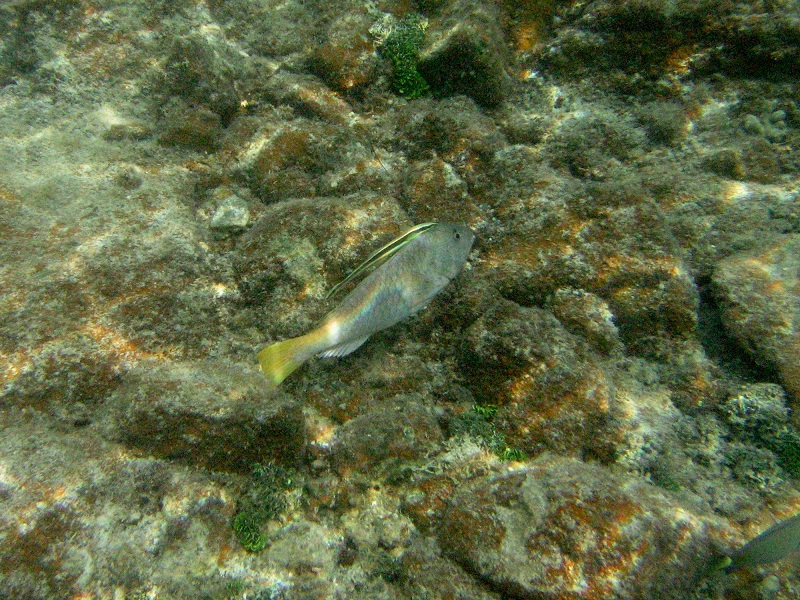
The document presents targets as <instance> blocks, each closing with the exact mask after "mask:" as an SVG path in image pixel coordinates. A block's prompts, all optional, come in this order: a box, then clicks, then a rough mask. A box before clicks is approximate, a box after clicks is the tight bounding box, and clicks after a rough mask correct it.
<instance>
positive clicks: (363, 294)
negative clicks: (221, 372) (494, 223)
mask: <svg viewBox="0 0 800 600" xmlns="http://www.w3.org/2000/svg"><path fill="white" fill-rule="evenodd" d="M474 241H475V234H474V233H473V232H472V230H471V229H469V228H468V227H464V226H463V225H456V224H454V223H423V224H422V225H417V226H416V227H413V228H412V229H411V230H409V231H407V232H406V233H404V234H403V235H401V236H400V237H398V238H396V239H395V240H393V241H391V242H389V243H388V244H387V245H386V246H383V247H382V248H380V249H379V250H378V251H376V252H374V253H373V254H372V255H370V257H369V258H367V260H366V261H364V262H363V263H362V264H361V265H360V266H359V267H357V268H356V269H355V271H353V273H352V274H351V275H350V276H349V277H347V279H345V281H344V282H343V283H345V282H347V281H349V280H351V279H352V278H353V277H354V276H355V275H358V274H360V273H363V272H365V271H368V270H369V269H371V268H372V269H374V270H373V271H372V272H371V273H370V274H369V275H367V276H366V277H365V278H364V279H363V280H362V281H361V282H360V283H359V284H358V285H357V286H356V287H355V288H354V289H353V291H351V292H350V293H349V294H348V295H347V296H345V298H344V299H343V300H342V302H341V303H340V304H339V305H338V306H337V307H336V308H334V309H333V310H332V311H331V312H329V313H328V314H327V316H325V318H323V319H322V322H321V323H320V324H319V325H318V326H317V327H316V328H315V329H313V330H312V331H311V332H309V333H307V334H305V335H301V336H300V337H296V338H291V339H288V340H284V341H282V342H277V343H275V344H272V345H271V346H267V347H266V348H264V349H263V350H261V351H260V352H259V353H258V361H259V363H260V365H261V370H262V371H263V372H264V374H265V375H266V376H267V378H268V379H269V381H270V382H271V383H272V384H273V385H275V386H277V385H279V384H280V383H281V382H282V381H283V380H284V379H286V378H287V377H288V376H289V375H290V374H291V373H293V372H294V371H295V370H296V369H297V368H298V367H300V366H301V365H302V364H303V363H304V362H306V361H307V360H308V359H310V358H311V357H312V356H315V355H316V356H320V357H324V358H331V357H340V356H346V355H348V354H350V353H351V352H353V351H355V350H356V349H357V348H359V347H360V346H361V345H362V344H363V343H364V342H366V341H367V338H369V336H371V335H372V334H373V333H377V332H378V331H382V330H384V329H386V328H387V327H391V326H392V325H394V324H395V323H397V322H398V321H401V320H402V319H405V318H406V317H409V316H411V315H413V314H415V313H417V312H419V311H420V310H421V309H422V308H423V307H425V305H426V304H427V303H428V302H429V301H430V300H431V299H432V298H433V297H434V296H435V295H436V294H438V293H439V292H440V291H441V290H442V288H444V287H445V286H446V285H447V284H448V283H449V282H450V281H451V280H452V279H453V278H454V277H455V276H456V275H458V273H459V271H461V268H462V267H463V266H464V263H465V262H466V261H467V257H468V256H469V253H470V250H471V249H472V244H473V243H474ZM340 285H341V284H340ZM338 288H339V286H336V287H335V288H333V290H331V291H332V292H335V291H336V290H337V289H338ZM329 295H330V294H329Z"/></svg>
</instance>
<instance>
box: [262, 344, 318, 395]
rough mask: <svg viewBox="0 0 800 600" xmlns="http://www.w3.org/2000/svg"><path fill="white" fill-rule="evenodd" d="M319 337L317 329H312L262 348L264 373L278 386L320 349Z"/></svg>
mask: <svg viewBox="0 0 800 600" xmlns="http://www.w3.org/2000/svg"><path fill="white" fill-rule="evenodd" d="M319 337H320V336H319V334H318V333H317V331H312V332H311V333H308V334H306V335H301V336H300V337H296V338H292V339H289V340H284V341H282V342H277V343H275V344H272V345H271V346H267V347H266V348H264V349H263V350H261V351H260V352H259V353H258V362H259V364H260V365H261V370H262V371H263V372H264V375H266V376H267V378H268V379H269V380H270V381H271V382H272V384H273V385H275V386H276V387H277V386H278V385H280V383H281V382H282V381H283V380H284V379H286V378H287V377H288V376H289V375H291V374H292V373H294V372H295V370H297V368H298V367H300V366H301V365H302V364H303V363H304V362H306V361H307V360H308V359H309V358H311V357H312V356H314V355H315V354H316V353H317V352H319V351H320V348H319V347H318V346H319Z"/></svg>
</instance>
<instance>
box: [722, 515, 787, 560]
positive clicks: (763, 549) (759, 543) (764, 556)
mask: <svg viewBox="0 0 800 600" xmlns="http://www.w3.org/2000/svg"><path fill="white" fill-rule="evenodd" d="M798 550H800V514H797V515H795V516H793V517H789V518H788V519H786V520H784V521H780V522H779V523H775V525H773V526H772V527H770V528H769V529H767V530H766V531H764V532H763V533H762V534H761V535H758V536H756V537H754V538H753V539H752V540H750V541H749V542H747V543H746V544H745V545H744V546H742V547H741V548H739V549H738V550H737V551H736V552H734V553H733V554H731V555H730V561H725V563H724V564H723V565H721V566H720V567H721V568H722V569H723V570H724V571H725V572H726V573H730V572H731V571H736V570H737V569H743V568H744V567H755V566H758V565H766V564H769V563H772V562H775V561H778V560H781V559H783V558H786V557H787V556H789V554H791V553H793V552H796V551H798Z"/></svg>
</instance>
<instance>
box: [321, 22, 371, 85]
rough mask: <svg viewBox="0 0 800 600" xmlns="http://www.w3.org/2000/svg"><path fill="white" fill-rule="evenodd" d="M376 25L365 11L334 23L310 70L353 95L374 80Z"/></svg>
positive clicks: (329, 83)
mask: <svg viewBox="0 0 800 600" xmlns="http://www.w3.org/2000/svg"><path fill="white" fill-rule="evenodd" d="M373 24H374V17H370V16H369V15H368V14H367V12H366V10H361V11H359V10H356V11H348V12H346V13H345V14H344V15H342V16H341V17H339V18H338V19H336V20H335V21H334V22H333V23H331V25H330V27H329V29H328V39H327V40H325V42H324V43H322V44H321V45H320V46H318V47H317V48H316V49H315V50H314V53H313V55H312V57H311V67H312V68H313V69H314V70H315V71H316V72H317V74H318V75H319V76H320V77H322V78H323V79H324V80H325V81H326V82H327V83H328V85H330V86H331V87H333V88H335V89H337V90H340V91H342V92H353V91H357V90H359V89H361V88H364V87H366V86H367V85H369V84H370V83H372V81H374V79H375V76H376V73H377V65H378V57H377V54H376V53H375V41H374V38H373V36H372V35H370V33H369V28H370V27H372V25H373Z"/></svg>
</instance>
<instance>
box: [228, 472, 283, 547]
mask: <svg viewBox="0 0 800 600" xmlns="http://www.w3.org/2000/svg"><path fill="white" fill-rule="evenodd" d="M293 487H294V471H293V470H292V469H287V468H286V467H281V466H280V465H276V464H274V463H269V464H265V465H262V464H258V463H256V465H255V466H254V467H253V471H252V473H251V475H250V485H249V486H248V488H247V490H245V492H244V493H243V495H242V498H240V499H239V506H238V510H237V511H236V515H235V516H234V517H233V521H232V523H231V527H232V528H233V531H234V533H235V534H236V538H237V539H238V540H239V543H240V544H242V547H243V548H244V549H245V550H247V551H248V552H260V551H261V550H263V549H264V548H265V547H266V545H267V541H268V540H267V536H266V535H264V533H263V528H264V526H265V525H266V524H267V523H268V522H269V521H271V520H273V519H277V518H278V517H280V516H281V515H282V514H283V513H284V512H285V510H286V508H287V506H288V503H287V501H286V494H285V492H286V491H288V490H290V489H292V488H293Z"/></svg>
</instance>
